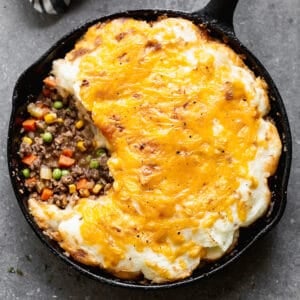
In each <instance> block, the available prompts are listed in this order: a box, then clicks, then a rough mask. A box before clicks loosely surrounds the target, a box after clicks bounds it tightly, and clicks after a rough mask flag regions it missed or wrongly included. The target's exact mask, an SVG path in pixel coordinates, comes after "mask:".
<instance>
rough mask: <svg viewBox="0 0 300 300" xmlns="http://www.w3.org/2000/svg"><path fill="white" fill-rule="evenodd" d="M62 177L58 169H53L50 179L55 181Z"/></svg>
mask: <svg viewBox="0 0 300 300" xmlns="http://www.w3.org/2000/svg"><path fill="white" fill-rule="evenodd" d="M61 176H62V171H61V169H59V168H55V169H54V170H53V172H52V177H53V179H55V180H59V179H60V178H61Z"/></svg>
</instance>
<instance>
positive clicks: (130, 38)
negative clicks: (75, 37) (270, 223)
mask: <svg viewBox="0 0 300 300" xmlns="http://www.w3.org/2000/svg"><path fill="white" fill-rule="evenodd" d="M64 70H72V71H71V73H72V72H73V73H72V74H73V75H72V74H71V73H70V72H69V73H68V72H65V71H64ZM53 73H54V74H55V76H56V78H57V82H58V84H59V85H60V86H61V87H62V88H63V89H65V90H67V91H68V92H70V93H73V94H75V95H76V97H77V98H78V101H80V102H81V103H82V104H83V106H84V107H85V109H86V110H87V111H89V112H91V114H92V120H93V122H94V125H95V126H96V127H97V128H98V129H99V130H100V132H101V133H102V135H103V136H104V138H105V143H106V145H107V146H108V147H109V150H110V153H111V157H110V159H109V161H108V167H109V170H110V173H111V175H112V176H113V178H114V184H113V187H112V189H111V190H109V191H108V193H107V194H106V195H104V196H101V197H99V199H98V200H96V201H93V200H90V199H82V200H80V201H79V202H78V204H77V205H75V206H74V207H72V208H70V210H71V211H72V213H70V212H68V214H67V215H66V216H65V217H62V216H63V215H64V214H65V212H62V211H56V212H55V213H53V215H52V218H54V219H55V218H58V219H60V221H59V222H58V224H57V225H55V226H54V225H52V227H53V228H54V229H55V230H56V231H58V232H59V233H60V238H62V237H63V238H62V240H63V242H61V245H62V247H63V248H65V249H66V250H67V251H69V252H70V253H71V255H72V254H73V256H74V257H75V258H76V255H75V254H74V253H76V250H78V249H81V250H82V251H84V253H85V254H84V255H82V256H83V257H81V258H80V259H79V260H81V261H83V262H84V263H88V264H93V265H99V266H101V267H103V268H105V269H107V270H109V271H111V272H113V273H115V274H116V275H117V276H120V277H122V274H123V275H124V274H125V277H126V278H128V277H130V276H129V275H128V274H132V275H133V277H134V276H136V274H139V273H143V274H144V276H145V277H146V278H148V279H150V280H152V281H156V282H164V281H172V280H177V279H180V278H184V277H186V276H189V275H190V274H191V272H192V270H193V269H194V268H195V267H197V265H198V264H199V262H200V261H201V260H202V259H214V258H217V257H219V256H221V255H222V254H223V253H225V252H226V251H227V250H228V249H229V248H230V247H231V246H232V245H233V244H234V241H235V236H236V233H237V231H238V228H239V227H240V226H247V225H248V224H249V223H251V222H253V221H254V220H255V219H257V218H258V217H260V216H261V215H262V214H263V213H264V212H265V210H266V208H267V207H268V203H269V199H270V193H269V190H268V187H267V182H266V178H267V177H268V176H270V175H271V174H272V172H274V170H275V168H276V164H277V160H278V157H279V155H280V149H281V148H280V147H281V146H280V140H279V137H278V134H277V131H276V128H275V127H274V126H273V125H272V124H271V123H270V122H267V121H265V120H264V119H263V116H264V115H266V113H267V112H268V105H269V102H268V97H267V92H266V84H265V83H264V81H263V80H261V79H260V78H256V77H255V76H254V74H253V73H252V72H251V71H250V70H249V69H248V68H247V67H246V66H245V64H244V62H243V61H242V59H241V58H240V57H239V56H238V55H237V54H236V53H234V52H233V51H232V50H231V49H230V48H229V47H228V46H226V45H225V44H222V43H221V42H219V41H216V40H214V39H212V38H210V37H209V36H208V35H207V33H206V32H205V30H204V29H201V28H199V27H197V26H196V25H194V24H192V23H191V22H190V21H187V20H183V19H174V18H166V19H162V20H160V21H157V22H153V23H147V22H143V21H138V20H133V19H117V20H113V21H110V22H107V23H104V24H97V25H94V26H92V27H91V28H89V30H88V31H87V33H86V34H85V35H84V36H83V38H82V39H81V40H80V41H78V42H77V44H76V45H75V48H74V49H73V50H72V51H71V52H70V53H68V54H67V56H66V58H65V59H64V60H58V61H56V62H55V63H54V67H53ZM70 74H71V75H70ZM66 78H68V80H67V81H68V82H67V83H66ZM267 135H269V136H271V138H270V139H267V138H266V137H267ZM31 207H32V212H33V214H34V215H35V216H36V219H37V220H38V219H39V218H40V219H43V218H45V217H41V214H42V215H43V213H42V211H45V210H47V209H50V206H49V205H48V206H47V205H46V204H37V203H35V204H33V202H32V203H31ZM38 207H40V208H42V210H41V211H39V213H37V211H38ZM51 209H53V210H54V208H53V207H52V208H51ZM35 212H36V213H35ZM59 214H60V217H59V216H58V215H59ZM76 216H79V217H78V219H76V218H77V217H76ZM72 218H73V219H72ZM74 218H75V219H76V221H74V220H75V219H74ZM71 219H72V222H73V223H72V222H71V221H70V220H71ZM66 220H67V221H68V222H69V223H70V222H71V223H72V224H73V225H72V226H73V229H72V230H73V231H72V230H71V229H70V228H71V226H69V225H67V223H66V222H65V223H64V221H66ZM74 224H75V225H74ZM46 227H47V226H46ZM50 227H51V226H48V227H47V228H50ZM75 227H76V228H77V231H76V234H75V233H74V228H75ZM75 236H76V239H75V238H74V237H75ZM74 239H75V241H74ZM77 258H78V257H77ZM123 277H124V276H123Z"/></svg>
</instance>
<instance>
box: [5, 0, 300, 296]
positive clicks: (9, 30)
mask: <svg viewBox="0 0 300 300" xmlns="http://www.w3.org/2000/svg"><path fill="white" fill-rule="evenodd" d="M205 2H206V1H201V0H198V1H193V0H165V1H159V0H136V1H130V0H123V1H120V0H102V1H101V0H99V1H96V0H85V1H79V0H78V1H77V2H76V1H74V2H73V5H72V7H71V9H70V10H69V11H68V13H67V14H66V15H64V16H63V17H46V16H42V15H39V14H38V13H35V12H33V11H32V9H31V7H30V6H29V4H28V1H27V0H9V1H4V0H2V1H1V3H0V45H1V47H0V66H1V71H0V95H1V96H0V146H1V147H0V176H1V180H0V299H300V199H299V198H300V197H299V195H300V192H299V190H300V181H299V175H300V151H299V147H300V121H299V119H300V101H299V95H300V88H299V86H300V82H299V74H300V71H299V70H300V44H299V39H300V37H299V34H300V33H299V30H300V24H299V21H300V17H299V16H300V2H299V0H285V1H281V0H265V1H259V0H252V1H247V0H240V3H239V5H238V7H237V10H236V15H235V28H236V33H237V36H238V37H239V38H240V39H241V40H242V42H243V43H244V44H245V45H246V46H247V47H249V48H250V49H251V50H252V51H253V52H254V54H255V55H256V56H257V57H258V58H259V59H260V60H261V62H262V63H263V64H264V65H265V66H266V68H267V69H268V70H269V72H270V74H271V75H272V77H273V78H274V81H275V82H276V84H277V86H278V88H279V90H280V92H281V95H282V97H283V99H284V102H285V104H286V108H287V111H288V114H289V118H290V123H291V128H292V132H293V139H294V158H293V168H292V173H291V178H290V185H289V191H288V205H287V209H286V212H285V215H284V216H283V218H282V221H281V222H280V223H279V224H278V226H277V227H276V228H275V229H274V230H273V231H272V232H271V233H270V234H268V235H267V236H266V237H264V238H263V239H262V240H260V241H258V242H257V243H256V244H255V245H254V246H253V247H252V248H251V249H250V250H249V251H248V252H247V253H246V254H245V255H243V257H241V258H240V259H239V260H238V261H237V262H235V263H234V264H232V265H231V266H229V267H228V268H226V270H224V271H222V272H221V273H219V274H216V275H215V276H213V277H211V278H209V279H206V280H203V281H202V282H199V283H197V284H194V285H192V286H187V287H183V288H178V289H174V290H163V291H157V292H153V291H152V292H144V291H132V290H127V289H121V288H115V287H110V286H108V285H105V284H101V283H98V282H95V281H93V280H91V279H88V278H85V277H84V276H82V275H80V274H79V273H77V272H76V271H74V270H71V269H69V267H68V266H66V265H65V264H64V263H63V262H61V261H60V260H59V259H58V258H56V257H55V256H54V255H53V254H51V253H49V251H48V249H47V248H46V247H45V246H44V245H42V244H41V242H40V241H39V240H38V239H37V237H36V236H35V234H34V233H33V232H32V231H31V229H30V228H29V226H28V225H27V223H26V221H25V219H24V217H23V216H22V214H21V212H20V210H19V207H18V205H17V202H16V200H15V197H14V194H13V191H12V188H11V185H10V181H9V177H8V171H7V162H6V138H7V125H8V119H9V114H10V108H11V95H12V89H13V86H14V83H15V81H16V79H17V77H18V75H19V74H20V73H21V72H22V71H23V70H24V69H25V68H26V67H27V66H28V65H29V64H31V63H32V62H33V61H35V60H36V59H37V58H38V57H39V56H40V55H41V54H42V53H43V52H44V51H45V50H46V49H47V48H48V47H49V46H50V45H51V44H53V43H54V41H56V40H57V39H58V38H60V37H61V36H62V35H63V34H64V33H66V32H68V31H69V30H70V29H72V28H73V27H74V26H77V25H78V24H81V23H83V22H84V21H85V20H87V19H92V18H95V17H99V16H102V15H105V14H108V13H112V12H116V11H121V10H124V9H138V8H154V7H155V8H170V9H181V10H185V11H192V10H195V9H197V8H200V7H201V6H202V5H203V4H205ZM11 268H14V269H15V270H17V269H18V270H19V271H18V272H16V273H11V272H10V271H12V269H11Z"/></svg>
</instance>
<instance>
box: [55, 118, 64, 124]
mask: <svg viewBox="0 0 300 300" xmlns="http://www.w3.org/2000/svg"><path fill="white" fill-rule="evenodd" d="M56 122H57V123H63V122H64V120H63V119H62V118H57V119H56Z"/></svg>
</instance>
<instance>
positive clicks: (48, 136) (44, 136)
mask: <svg viewBox="0 0 300 300" xmlns="http://www.w3.org/2000/svg"><path fill="white" fill-rule="evenodd" d="M42 139H43V141H44V142H45V143H51V142H52V140H53V136H52V134H51V133H50V132H45V133H43V134H42Z"/></svg>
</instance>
